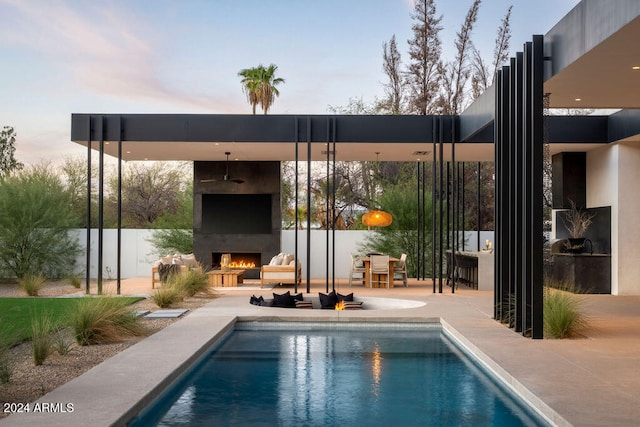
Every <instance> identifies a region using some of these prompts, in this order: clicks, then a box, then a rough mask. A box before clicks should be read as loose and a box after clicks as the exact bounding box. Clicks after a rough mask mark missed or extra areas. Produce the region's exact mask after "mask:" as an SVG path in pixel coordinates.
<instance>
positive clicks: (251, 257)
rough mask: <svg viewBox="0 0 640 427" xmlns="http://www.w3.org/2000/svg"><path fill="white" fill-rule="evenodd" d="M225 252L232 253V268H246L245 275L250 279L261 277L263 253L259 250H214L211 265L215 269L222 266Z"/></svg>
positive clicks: (230, 264) (230, 262) (230, 263)
mask: <svg viewBox="0 0 640 427" xmlns="http://www.w3.org/2000/svg"><path fill="white" fill-rule="evenodd" d="M223 254H231V260H230V261H229V268H230V269H237V270H245V274H244V276H245V278H248V279H256V278H257V279H259V278H260V266H261V259H260V258H261V255H260V253H259V252H213V253H212V254H211V267H212V268H213V269H214V270H215V269H220V268H222V264H221V261H222V255H223Z"/></svg>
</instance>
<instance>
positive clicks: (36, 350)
mask: <svg viewBox="0 0 640 427" xmlns="http://www.w3.org/2000/svg"><path fill="white" fill-rule="evenodd" d="M54 329H55V325H54V321H53V315H52V314H51V313H40V314H37V315H35V316H33V318H32V319H31V352H32V354H33V363H34V364H35V365H36V366H40V365H42V364H43V363H44V361H45V360H47V357H49V356H50V355H51V354H52V353H53V351H54V348H53V344H54V339H53V332H54Z"/></svg>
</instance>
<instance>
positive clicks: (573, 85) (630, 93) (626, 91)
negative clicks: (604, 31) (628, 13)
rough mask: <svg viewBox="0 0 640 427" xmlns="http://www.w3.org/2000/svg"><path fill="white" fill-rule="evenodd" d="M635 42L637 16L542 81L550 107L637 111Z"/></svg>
mask: <svg viewBox="0 0 640 427" xmlns="http://www.w3.org/2000/svg"><path fill="white" fill-rule="evenodd" d="M639 41H640V17H638V18H636V19H634V20H633V21H631V22H630V23H628V24H627V25H625V26H624V27H622V28H621V29H620V30H618V31H617V32H615V33H614V34H613V35H611V36H609V37H607V38H606V39H605V40H604V41H603V42H602V43H600V44H598V45H597V46H595V47H594V48H593V49H591V50H589V51H588V52H586V53H584V54H583V55H581V56H580V57H579V58H578V59H577V60H576V61H574V62H573V63H572V64H570V65H568V66H567V67H565V68H564V69H562V70H561V71H560V72H558V73H557V74H555V75H554V76H553V77H551V78H550V79H549V80H547V81H546V82H545V84H544V91H545V92H546V93H550V94H551V98H550V105H551V107H552V108H572V109H573V108H580V109H581V108H625V109H626V108H640V69H634V68H633V67H640V43H639ZM552 56H553V55H552ZM552 60H553V59H552Z"/></svg>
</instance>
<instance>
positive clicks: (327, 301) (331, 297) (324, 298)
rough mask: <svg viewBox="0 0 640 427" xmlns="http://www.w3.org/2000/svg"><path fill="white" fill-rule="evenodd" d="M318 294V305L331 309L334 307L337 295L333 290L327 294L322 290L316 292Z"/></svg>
mask: <svg viewBox="0 0 640 427" xmlns="http://www.w3.org/2000/svg"><path fill="white" fill-rule="evenodd" d="M318 296H319V297H320V307H321V308H328V309H331V310H333V309H334V308H336V303H337V302H338V296H337V295H336V293H335V292H333V291H331V292H330V293H328V294H323V293H322V292H318Z"/></svg>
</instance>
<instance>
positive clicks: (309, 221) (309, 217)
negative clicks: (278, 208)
mask: <svg viewBox="0 0 640 427" xmlns="http://www.w3.org/2000/svg"><path fill="white" fill-rule="evenodd" d="M307 264H308V265H307V293H309V292H311V117H307Z"/></svg>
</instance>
